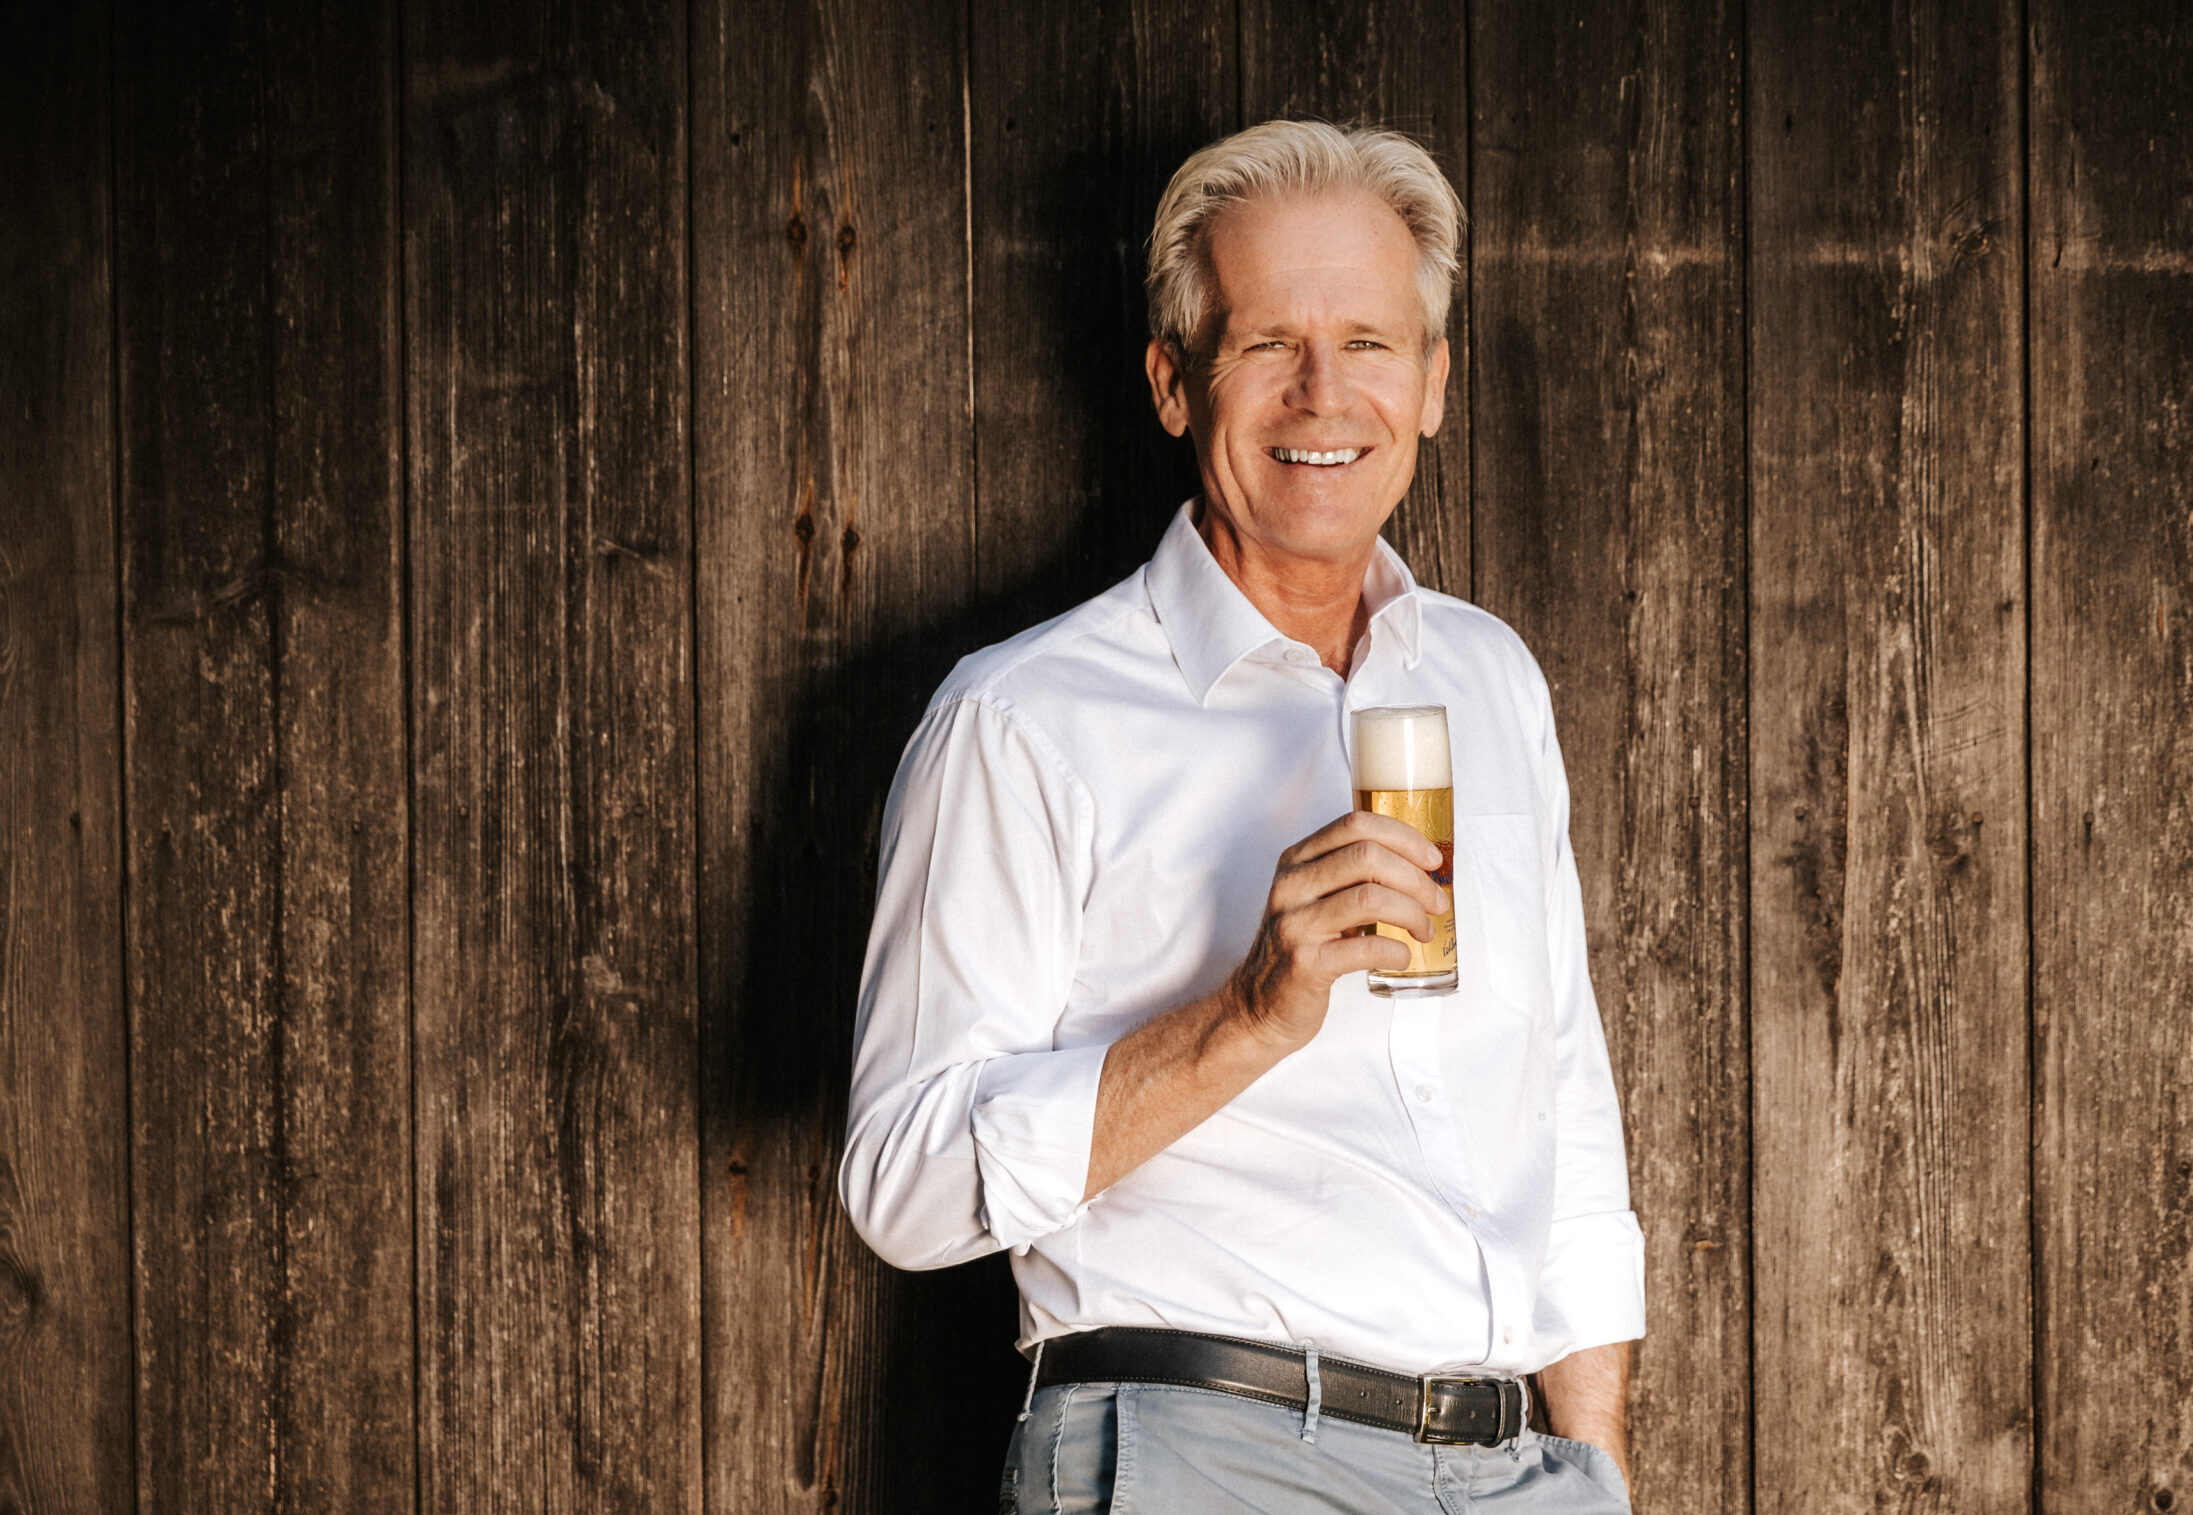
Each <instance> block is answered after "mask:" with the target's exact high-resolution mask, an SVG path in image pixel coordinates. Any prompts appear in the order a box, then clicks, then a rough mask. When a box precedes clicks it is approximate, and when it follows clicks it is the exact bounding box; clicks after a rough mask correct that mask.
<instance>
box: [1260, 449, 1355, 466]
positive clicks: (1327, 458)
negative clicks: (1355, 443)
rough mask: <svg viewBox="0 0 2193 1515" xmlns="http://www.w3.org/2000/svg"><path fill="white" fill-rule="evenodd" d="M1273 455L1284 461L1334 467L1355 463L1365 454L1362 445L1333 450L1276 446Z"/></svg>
mask: <svg viewBox="0 0 2193 1515" xmlns="http://www.w3.org/2000/svg"><path fill="white" fill-rule="evenodd" d="M1272 456H1273V457H1275V458H1277V459H1279V461H1280V462H1282V463H1310V464H1314V465H1316V466H1317V467H1319V468H1333V467H1337V466H1338V465H1340V464H1342V463H1353V462H1354V461H1355V460H1356V459H1357V458H1360V457H1362V456H1363V449H1362V448H1360V447H1342V448H1337V449H1335V450H1334V451H1332V452H1311V451H1309V450H1308V449H1306V448H1301V447H1275V448H1273V449H1272Z"/></svg>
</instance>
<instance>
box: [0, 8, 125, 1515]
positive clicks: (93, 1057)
mask: <svg viewBox="0 0 2193 1515" xmlns="http://www.w3.org/2000/svg"><path fill="white" fill-rule="evenodd" d="M0 36H4V38H5V41H4V43H0V55H4V56H5V57H6V59H7V63H6V65H5V69H4V75H0V77H4V85H0V141H5V142H7V143H8V144H9V148H8V151H7V153H6V154H5V155H4V156H0V205H5V206H7V207H8V213H7V215H6V216H5V218H0V394H4V395H6V396H7V402H6V404H5V406H4V407H0V1509H5V1510H13V1511H21V1512H23V1515H79V1512H81V1515H91V1512H93V1511H107V1510H120V1509H126V1508H128V1506H129V1505H130V1504H131V1502H132V1500H133V1497H134V1496H133V1493H132V1481H131V1465H130V1454H129V1445H130V1330H129V1210H128V1140H129V1133H128V1129H127V1124H126V1122H127V1114H126V1112H127V1109H128V1088H127V1080H128V1061H127V1057H128V1052H127V1044H126V1040H125V1028H124V1021H123V1003H122V922H121V899H122V860H121V851H120V846H121V844H120V829H121V815H120V808H121V792H120V775H121V739H120V734H119V732H118V730H117V727H116V708H117V693H116V688H115V677H116V668H117V661H118V653H117V649H116V646H115V581H116V573H115V556H114V554H115V543H114V525H113V522H114V473H113V453H114V447H113V443H114V416H113V408H112V394H113V373H112V366H111V365H112V348H111V342H110V335H111V328H112V310H111V304H110V302H111V299H112V284H111V281H110V253H109V244H108V202H107V185H108V167H109V163H110V157H109V144H108V136H107V133H108V121H107V31H106V15H105V13H104V11H103V10H102V9H100V8H98V7H92V6H55V7H22V8H18V9H17V10H15V11H13V12H11V14H10V15H9V16H8V18H7V21H6V22H5V24H4V26H0Z"/></svg>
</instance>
